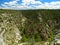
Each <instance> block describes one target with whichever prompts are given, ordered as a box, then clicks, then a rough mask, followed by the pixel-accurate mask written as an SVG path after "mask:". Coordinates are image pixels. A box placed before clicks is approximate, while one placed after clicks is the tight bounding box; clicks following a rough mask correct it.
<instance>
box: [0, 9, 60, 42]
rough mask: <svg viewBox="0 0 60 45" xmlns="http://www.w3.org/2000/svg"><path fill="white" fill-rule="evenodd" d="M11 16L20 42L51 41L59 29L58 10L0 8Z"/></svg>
mask: <svg viewBox="0 0 60 45" xmlns="http://www.w3.org/2000/svg"><path fill="white" fill-rule="evenodd" d="M2 13H8V14H11V15H10V16H11V17H12V18H11V19H10V20H13V21H14V22H15V24H16V25H17V27H18V28H19V30H20V32H21V36H22V40H21V42H40V41H51V40H52V39H53V37H54V36H55V34H56V33H58V32H59V30H60V10H2V9H1V10H0V14H2Z"/></svg>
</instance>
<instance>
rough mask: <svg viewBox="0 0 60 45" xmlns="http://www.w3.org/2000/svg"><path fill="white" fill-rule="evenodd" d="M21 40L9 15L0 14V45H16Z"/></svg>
mask: <svg viewBox="0 0 60 45" xmlns="http://www.w3.org/2000/svg"><path fill="white" fill-rule="evenodd" d="M21 38H22V37H21V35H20V31H19V29H18V28H17V26H16V24H15V22H14V21H13V19H12V17H11V14H7V13H2V14H0V45H18V44H19V41H20V40H21Z"/></svg>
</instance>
